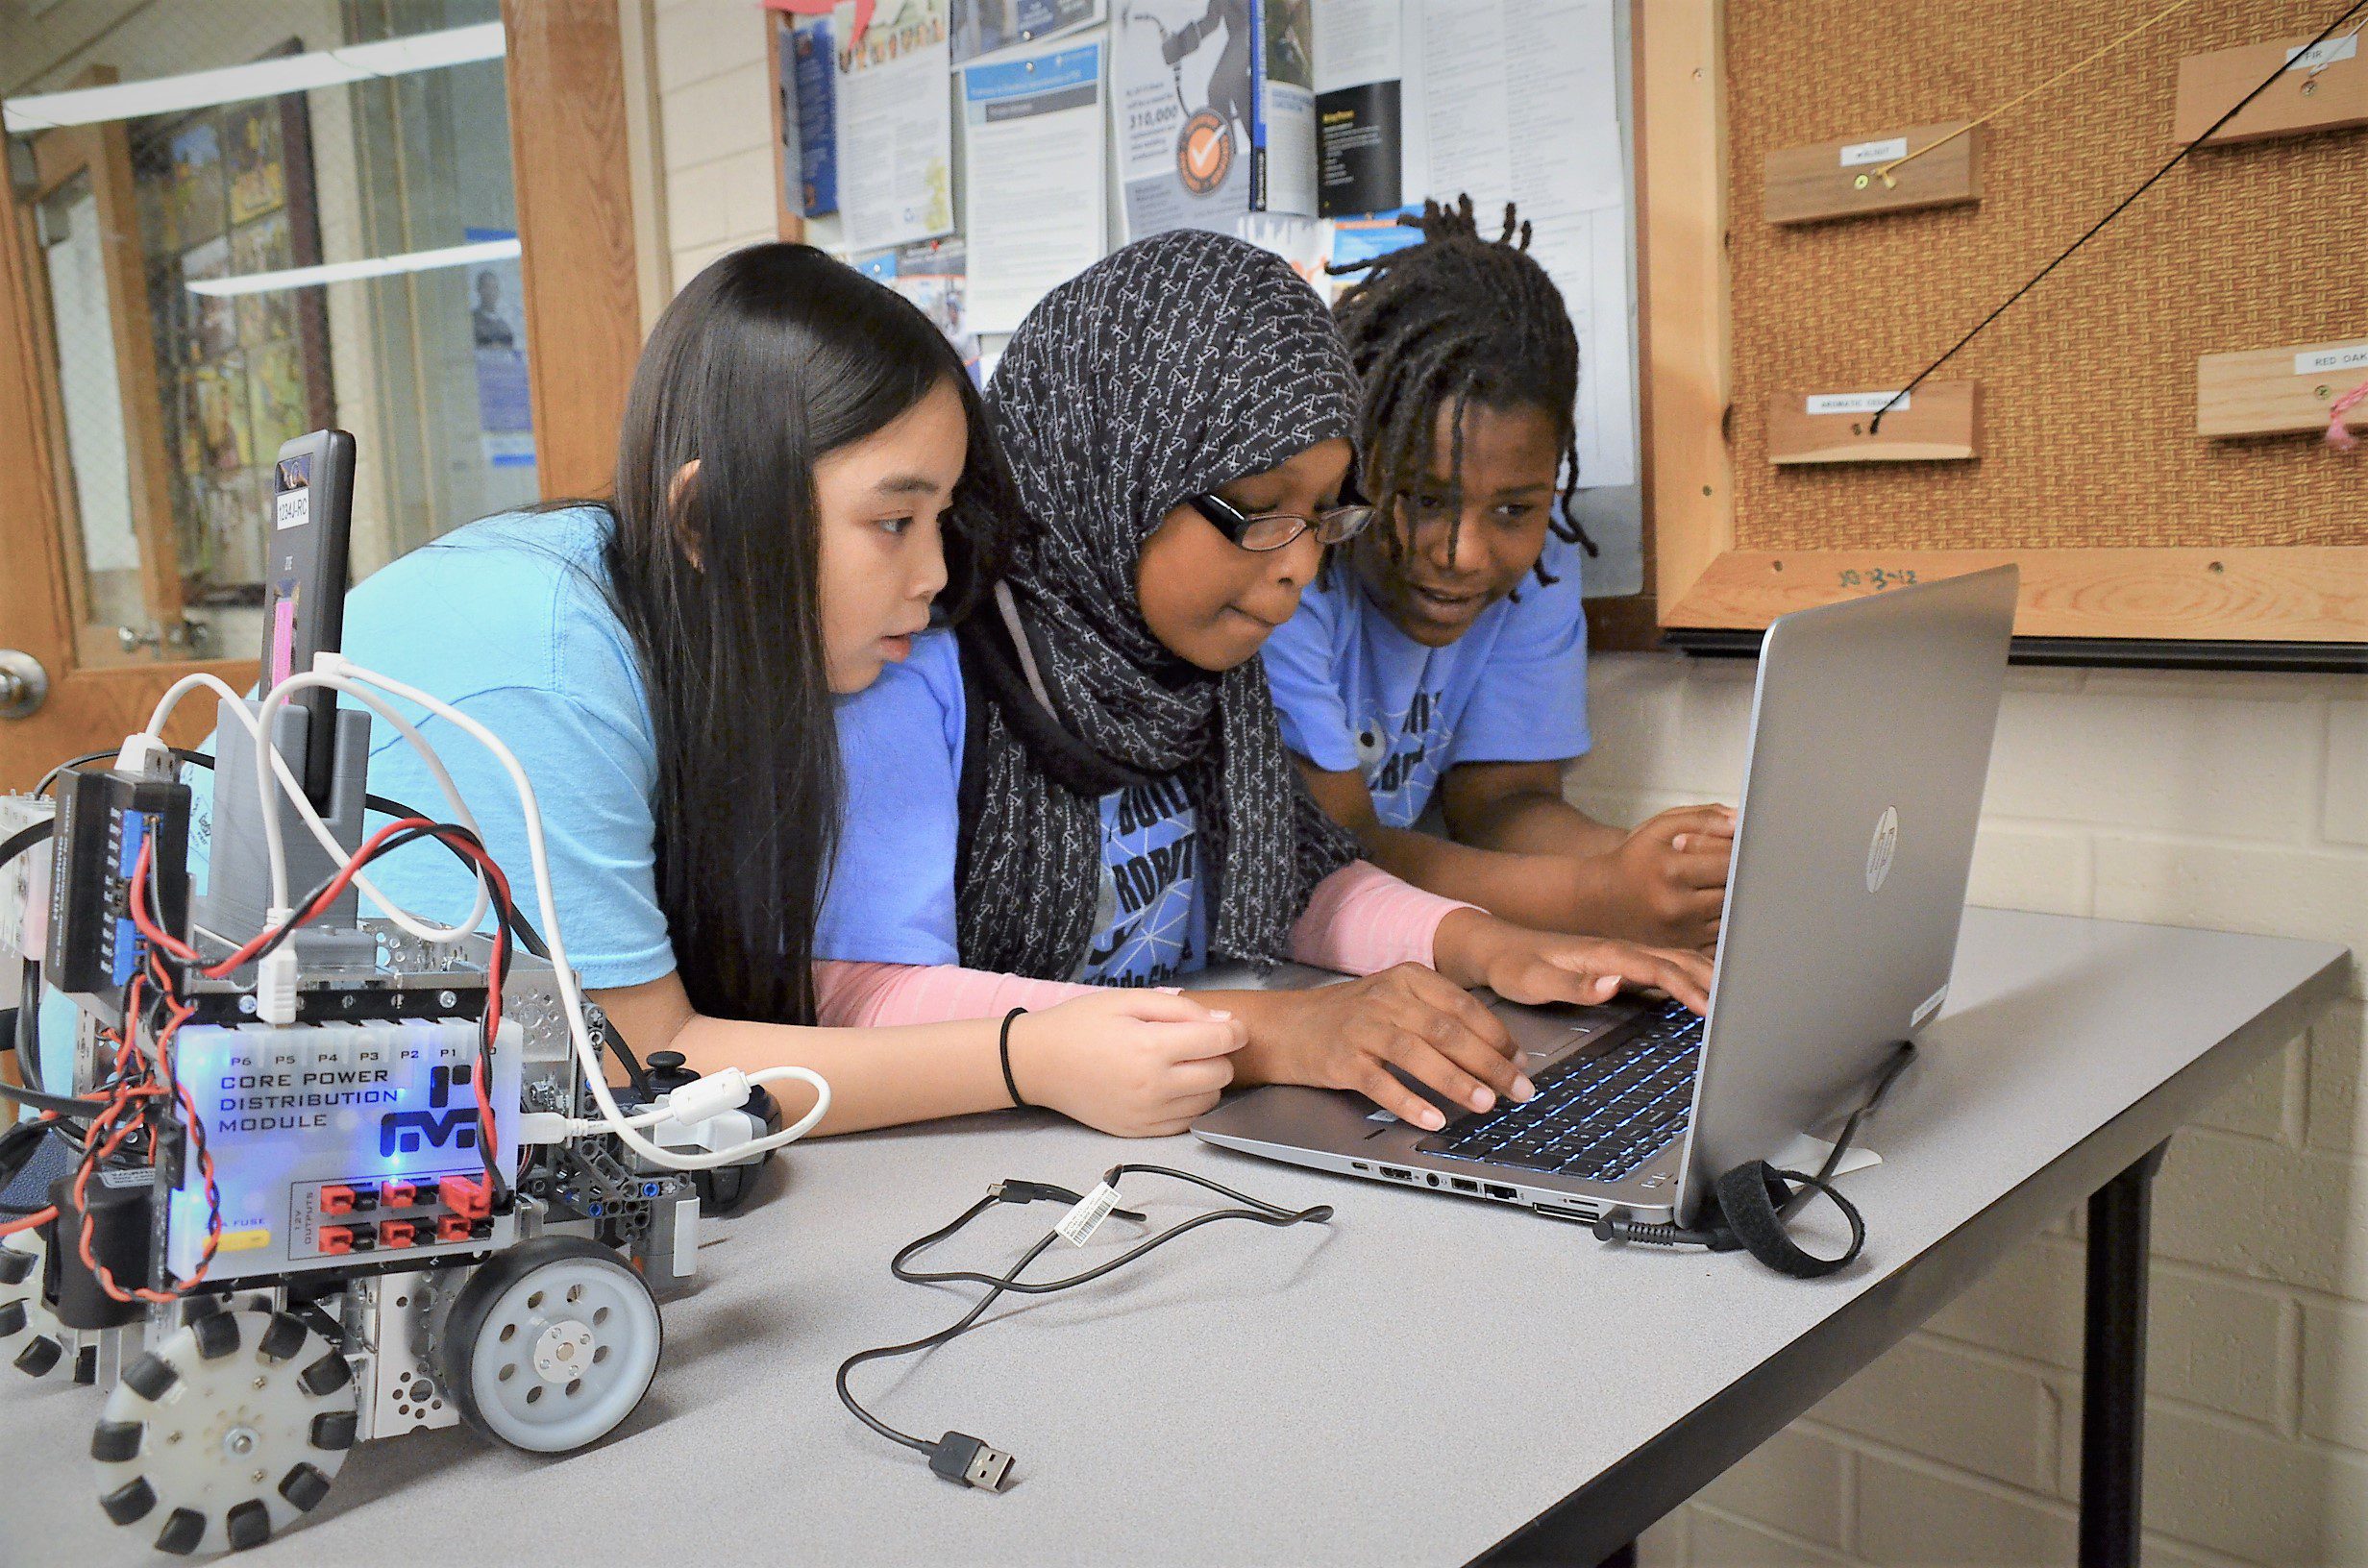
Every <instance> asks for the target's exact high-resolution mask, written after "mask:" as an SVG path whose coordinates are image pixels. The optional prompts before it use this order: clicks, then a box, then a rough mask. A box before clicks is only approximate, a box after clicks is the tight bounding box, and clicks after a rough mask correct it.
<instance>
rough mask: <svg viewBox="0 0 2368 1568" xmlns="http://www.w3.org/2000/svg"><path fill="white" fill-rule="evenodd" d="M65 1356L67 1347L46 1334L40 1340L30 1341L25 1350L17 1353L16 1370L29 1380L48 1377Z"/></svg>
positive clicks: (27, 1342)
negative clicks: (52, 1368)
mask: <svg viewBox="0 0 2368 1568" xmlns="http://www.w3.org/2000/svg"><path fill="white" fill-rule="evenodd" d="M64 1354H65V1347H64V1346H63V1345H61V1344H60V1343H58V1341H57V1340H55V1339H52V1338H51V1337H50V1336H49V1335H46V1334H45V1335H41V1336H40V1337H39V1338H38V1339H28V1340H27V1341H25V1348H24V1349H22V1350H20V1351H18V1352H17V1353H16V1370H17V1371H19V1372H22V1373H23V1374H25V1376H27V1377H29V1378H44V1377H47V1376H48V1375H49V1369H50V1368H51V1367H53V1366H56V1365H57V1364H58V1358H59V1357H61V1356H63V1355H64Z"/></svg>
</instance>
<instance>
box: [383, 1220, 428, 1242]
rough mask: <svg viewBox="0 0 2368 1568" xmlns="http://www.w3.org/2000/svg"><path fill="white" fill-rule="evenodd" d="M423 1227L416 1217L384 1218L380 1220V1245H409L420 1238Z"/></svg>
mask: <svg viewBox="0 0 2368 1568" xmlns="http://www.w3.org/2000/svg"><path fill="white" fill-rule="evenodd" d="M421 1229H422V1227H421V1225H420V1223H419V1221H417V1220H415V1219H382V1220H380V1221H379V1245H380V1246H382V1247H407V1246H410V1245H411V1244H412V1243H413V1242H415V1241H417V1240H418V1239H419V1232H420V1230H421Z"/></svg>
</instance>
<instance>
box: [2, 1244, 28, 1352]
mask: <svg viewBox="0 0 2368 1568" xmlns="http://www.w3.org/2000/svg"><path fill="white" fill-rule="evenodd" d="M11 1256H12V1254H10V1253H5V1252H0V1258H7V1257H11ZM24 1332H25V1304H24V1303H23V1302H21V1301H0V1339H6V1338H8V1337H10V1336H11V1335H19V1334H22V1333H24Z"/></svg>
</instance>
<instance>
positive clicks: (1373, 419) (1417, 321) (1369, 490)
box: [1325, 196, 1598, 583]
mask: <svg viewBox="0 0 2368 1568" xmlns="http://www.w3.org/2000/svg"><path fill="white" fill-rule="evenodd" d="M1398 221H1399V222H1400V223H1401V224H1403V225H1405V226H1406V227H1408V228H1415V229H1419V230H1421V232H1422V239H1421V241H1420V243H1418V244H1415V245H1410V246H1407V247H1406V248H1404V249H1403V250H1397V251H1392V252H1391V253H1389V254H1388V255H1386V256H1381V257H1374V258H1373V259H1372V260H1370V261H1360V262H1355V263H1351V264H1349V265H1345V266H1337V267H1327V268H1326V269H1325V270H1326V271H1327V272H1334V273H1352V272H1363V273H1364V274H1365V277H1364V278H1363V279H1362V280H1360V281H1359V282H1357V283H1356V285H1355V286H1354V287H1352V288H1350V289H1349V290H1348V292H1347V293H1345V294H1344V295H1343V296H1342V297H1341V300H1340V303H1339V304H1338V305H1336V306H1333V307H1332V316H1333V320H1334V321H1335V322H1337V323H1338V324H1339V326H1340V330H1341V336H1342V337H1343V338H1344V339H1345V340H1346V341H1347V344H1348V356H1349V359H1350V361H1351V363H1353V364H1354V365H1355V367H1356V372H1357V379H1358V380H1360V381H1362V382H1363V383H1364V400H1363V402H1362V404H1360V405H1359V408H1358V411H1357V429H1356V453H1357V454H1356V465H1357V466H1356V475H1355V480H1356V484H1357V488H1358V491H1359V493H1360V494H1362V495H1363V496H1364V498H1365V500H1366V501H1367V502H1370V503H1371V505H1372V506H1373V508H1374V510H1375V511H1376V512H1378V513H1379V514H1380V517H1381V521H1382V523H1383V526H1384V529H1385V531H1384V533H1383V535H1382V539H1383V545H1384V548H1385V549H1387V550H1388V551H1390V555H1391V558H1392V559H1393V560H1397V559H1401V558H1403V556H1404V553H1405V551H1406V548H1407V542H1406V539H1405V537H1404V534H1403V532H1402V531H1401V530H1400V529H1399V527H1397V526H1396V519H1397V517H1398V509H1399V503H1400V502H1402V501H1403V500H1404V499H1405V497H1406V495H1407V494H1408V492H1409V491H1410V490H1411V489H1412V488H1413V487H1414V485H1415V484H1416V483H1417V482H1418V480H1419V479H1420V478H1421V477H1422V475H1423V473H1424V472H1425V470H1426V469H1427V468H1428V467H1429V465H1430V456H1431V443H1432V440H1433V432H1434V430H1435V429H1436V427H1437V421H1438V410H1439V408H1440V406H1441V405H1442V404H1452V406H1453V408H1454V414H1453V416H1452V419H1451V421H1450V424H1449V427H1448V428H1449V430H1450V432H1451V433H1450V436H1449V469H1448V479H1449V482H1450V483H1451V484H1452V485H1453V486H1454V487H1455V488H1456V489H1457V490H1459V491H1460V490H1461V489H1462V488H1463V482H1464V412H1465V410H1466V409H1467V408H1468V407H1469V406H1470V405H1471V404H1475V403H1477V404H1481V405H1483V406H1485V407H1491V408H1505V407H1535V408H1542V409H1543V410H1544V411H1545V412H1546V413H1547V414H1548V415H1550V416H1551V417H1552V418H1553V420H1554V422H1555V425H1556V427H1557V429H1560V430H1561V432H1562V460H1561V463H1560V465H1559V468H1558V471H1557V474H1556V478H1557V481H1558V482H1557V484H1556V486H1555V496H1554V500H1555V505H1554V511H1553V520H1552V522H1551V523H1550V524H1549V527H1552V528H1553V530H1554V533H1555V535H1556V536H1557V537H1559V538H1561V539H1563V540H1565V541H1566V542H1568V543H1571V544H1575V545H1578V546H1579V547H1580V548H1582V549H1583V550H1585V551H1587V553H1588V554H1590V555H1593V554H1596V553H1598V551H1597V550H1596V548H1595V542H1594V541H1593V540H1592V539H1590V538H1589V537H1588V536H1587V530H1586V529H1585V528H1583V527H1580V526H1579V523H1578V520H1577V519H1576V518H1575V517H1574V516H1573V515H1572V514H1571V509H1570V508H1571V502H1572V499H1573V497H1574V496H1575V495H1576V494H1577V491H1578V484H1579V452H1578V439H1577V437H1578V431H1577V428H1576V422H1575V417H1574V415H1573V408H1574V406H1575V405H1576V404H1577V402H1578V396H1579V339H1578V334H1577V332H1576V331H1573V330H1572V329H1571V326H1570V313H1569V311H1568V310H1567V309H1566V308H1565V307H1564V306H1563V296H1562V290H1560V289H1558V288H1556V287H1555V286H1554V281H1553V280H1552V279H1551V278H1548V277H1547V276H1546V274H1545V268H1543V267H1542V266H1540V265H1539V264H1538V260H1537V257H1533V256H1531V255H1530V254H1529V224H1528V223H1527V222H1525V221H1518V220H1517V216H1516V214H1515V211H1514V205H1513V204H1512V203H1511V202H1507V203H1506V204H1505V224H1504V228H1503V230H1502V231H1501V232H1500V233H1498V234H1497V236H1496V237H1495V238H1494V239H1492V240H1489V239H1482V238H1481V237H1480V231H1479V226H1478V224H1477V223H1476V222H1474V220H1473V218H1472V208H1471V198H1470V197H1469V196H1463V197H1459V198H1457V200H1456V204H1455V206H1454V207H1452V208H1443V207H1441V206H1440V205H1439V204H1438V203H1437V202H1432V201H1426V202H1424V203H1423V204H1422V216H1421V217H1419V218H1401V219H1399V220H1398ZM1447 527H1448V529H1449V532H1448V536H1447V549H1448V551H1449V552H1450V553H1452V552H1453V551H1454V550H1455V530H1457V529H1460V528H1461V527H1463V518H1462V515H1461V514H1460V513H1459V514H1458V515H1457V516H1456V517H1455V518H1454V519H1453V520H1451V521H1450V522H1449V524H1448V525H1447ZM1536 575H1537V577H1538V580H1539V582H1540V583H1550V582H1552V581H1554V580H1555V579H1554V577H1553V576H1552V574H1550V573H1548V572H1547V571H1546V569H1545V562H1544V561H1543V559H1541V560H1540V561H1539V563H1538V565H1537V567H1536Z"/></svg>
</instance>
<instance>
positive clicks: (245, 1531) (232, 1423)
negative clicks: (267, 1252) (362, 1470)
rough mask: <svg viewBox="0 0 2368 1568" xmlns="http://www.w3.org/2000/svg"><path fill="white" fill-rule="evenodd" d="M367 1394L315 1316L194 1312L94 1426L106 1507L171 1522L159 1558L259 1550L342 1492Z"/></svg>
mask: <svg viewBox="0 0 2368 1568" xmlns="http://www.w3.org/2000/svg"><path fill="white" fill-rule="evenodd" d="M354 1401H355V1391H354V1373H353V1368H352V1367H351V1366H350V1365H349V1364H348V1363H347V1361H346V1359H345V1357H344V1356H343V1355H342V1354H340V1353H339V1351H338V1350H337V1348H336V1347H335V1346H334V1345H333V1344H331V1343H330V1342H329V1341H328V1340H326V1339H324V1338H323V1337H322V1336H321V1335H318V1334H316V1333H314V1332H313V1331H312V1330H311V1328H309V1327H308V1325H307V1324H306V1323H305V1322H304V1320H303V1319H301V1318H298V1317H293V1316H290V1315H289V1314H287V1313H285V1312H270V1311H257V1310H253V1309H242V1310H240V1311H217V1312H213V1313H211V1314H210V1315H209V1316H205V1317H200V1318H195V1319H192V1320H191V1321H189V1322H187V1323H185V1324H183V1325H182V1326H181V1327H180V1328H178V1329H176V1330H174V1331H173V1332H172V1333H171V1334H170V1335H166V1336H165V1337H164V1339H163V1340H162V1341H161V1342H160V1343H159V1344H158V1346H157V1347H156V1349H154V1350H152V1351H150V1352H148V1354H146V1355H145V1356H142V1357H140V1358H139V1360H136V1361H134V1362H133V1363H132V1364H131V1365H130V1366H127V1367H125V1368H124V1370H123V1379H122V1381H121V1382H120V1383H118V1384H115V1390H114V1392H113V1393H111V1394H110V1395H108V1396H107V1408H106V1409H105V1410H104V1411H103V1412H102V1413H101V1415H100V1418H99V1424H98V1427H97V1428H96V1430H94V1431H93V1432H92V1433H91V1434H90V1457H91V1458H92V1459H94V1460H95V1461H97V1463H98V1467H99V1477H100V1480H99V1486H100V1497H99V1507H102V1508H105V1509H106V1510H107V1516H108V1517H109V1518H110V1519H112V1520H113V1521H114V1522H115V1523H116V1524H118V1525H135V1524H142V1522H143V1521H155V1520H161V1521H162V1524H161V1526H160V1528H159V1529H158V1531H157V1535H156V1546H157V1550H158V1551H160V1552H177V1553H181V1554H183V1555H188V1554H190V1553H197V1552H204V1553H214V1552H226V1551H227V1552H242V1551H245V1550H246V1549H247V1548H249V1547H252V1546H260V1545H262V1544H263V1543H264V1542H265V1541H267V1540H269V1539H271V1537H272V1535H273V1534H274V1533H275V1532H276V1531H283V1530H285V1529H287V1528H288V1527H289V1526H290V1525H293V1524H295V1523H296V1522H297V1521H299V1520H300V1519H302V1518H303V1517H304V1516H305V1515H306V1514H308V1513H309V1512H311V1511H312V1509H313V1508H314V1507H318V1506H319V1504H320V1501H321V1499H322V1498H324V1497H326V1496H328V1495H329V1483H330V1482H332V1481H333V1480H335V1479H336V1475H337V1472H338V1471H339V1470H340V1469H342V1468H344V1466H345V1456H346V1451H347V1450H349V1449H351V1448H352V1447H353V1446H354V1429H355V1425H356V1422H355V1408H354ZM143 1528H145V1527H144V1526H143Z"/></svg>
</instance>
